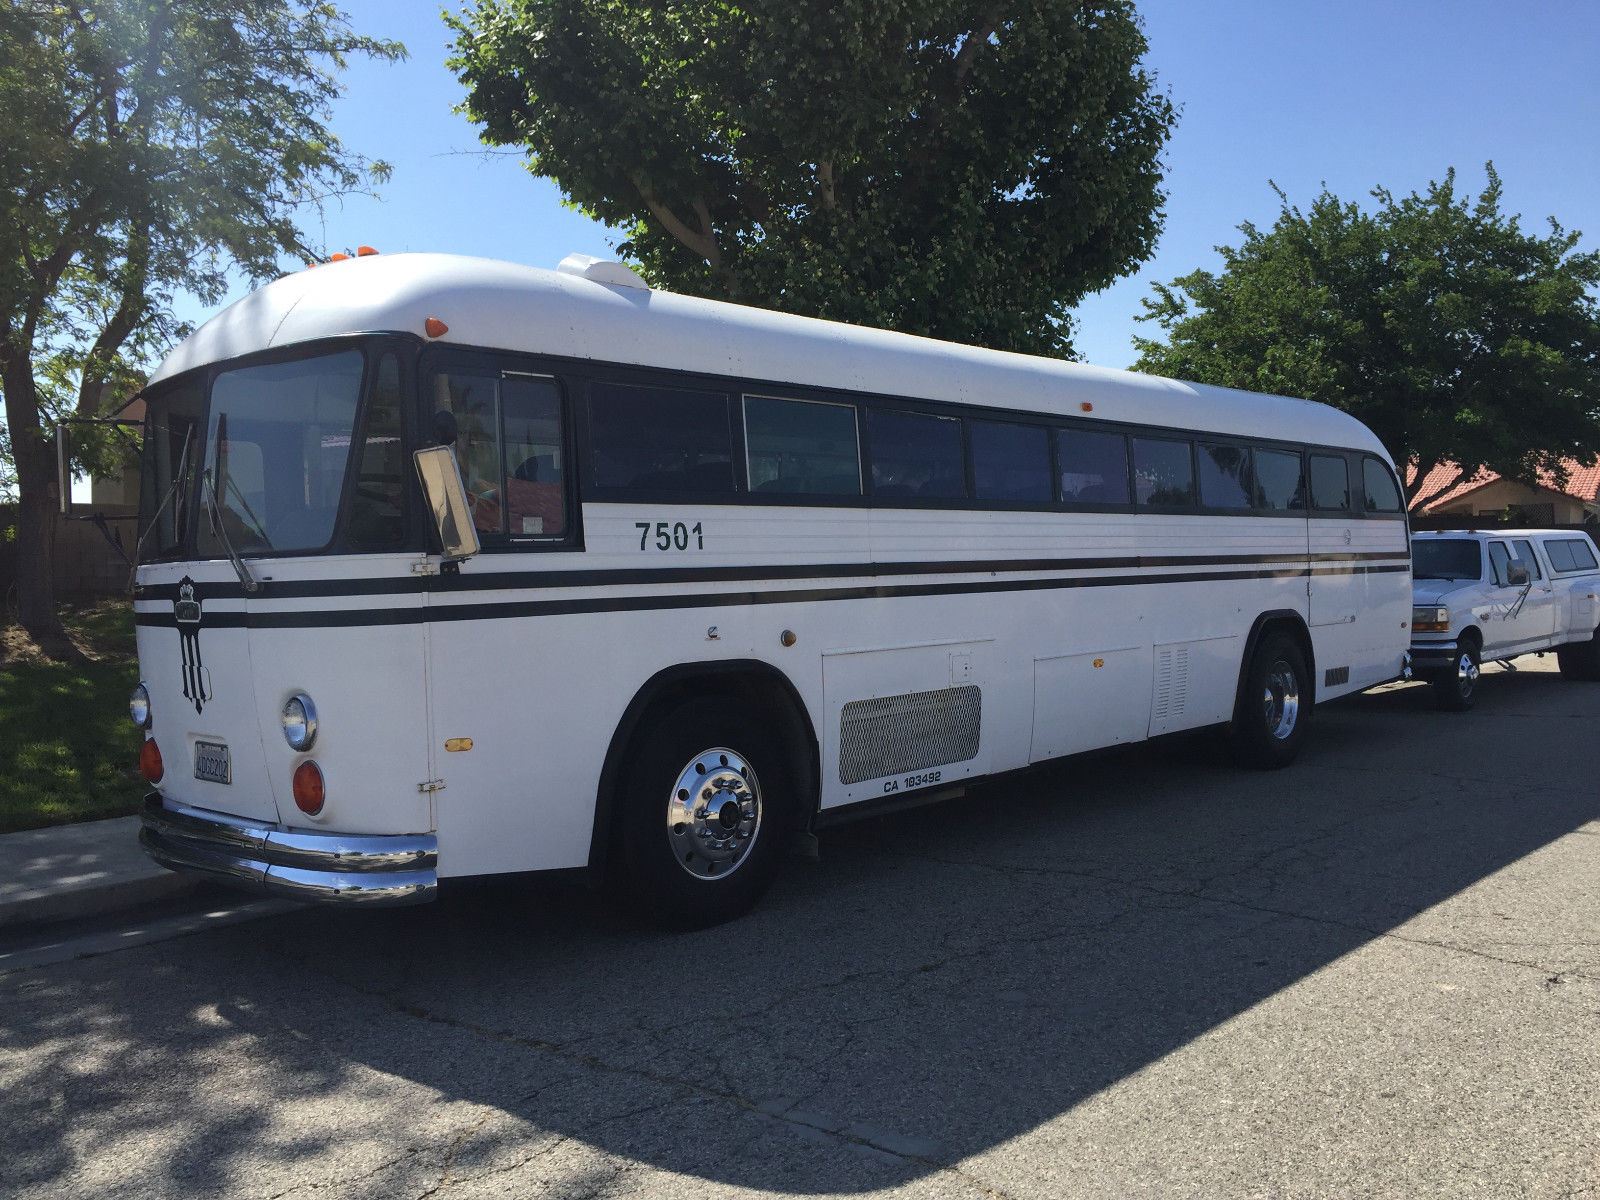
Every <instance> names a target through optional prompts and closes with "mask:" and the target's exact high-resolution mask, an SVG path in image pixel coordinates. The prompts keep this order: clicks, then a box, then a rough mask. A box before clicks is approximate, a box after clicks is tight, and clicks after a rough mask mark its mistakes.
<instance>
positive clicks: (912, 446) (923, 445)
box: [867, 409, 967, 499]
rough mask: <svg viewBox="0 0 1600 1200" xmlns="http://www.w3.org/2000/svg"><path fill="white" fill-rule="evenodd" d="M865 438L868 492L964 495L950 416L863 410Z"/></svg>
mask: <svg viewBox="0 0 1600 1200" xmlns="http://www.w3.org/2000/svg"><path fill="white" fill-rule="evenodd" d="M867 439H868V445H869V446H870V447H871V454H872V494H873V495H874V496H880V497H885V498H890V497H919V498H929V497H937V498H953V499H960V498H961V497H963V496H965V495H966V494H967V484H966V478H965V472H964V471H963V468H962V463H963V456H962V453H961V422H960V421H959V420H957V419H956V418H954V417H929V416H924V415H923V414H921V413H908V412H886V411H884V410H882V409H868V410H867Z"/></svg>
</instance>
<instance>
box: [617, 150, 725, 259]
mask: <svg viewBox="0 0 1600 1200" xmlns="http://www.w3.org/2000/svg"><path fill="white" fill-rule="evenodd" d="M629 179H631V180H632V182H633V186H634V187H635V188H637V189H638V191H639V198H640V199H642V200H643V201H644V205H645V207H646V208H648V209H649V210H650V215H651V216H652V217H654V218H655V219H656V220H657V221H660V222H661V227H662V228H663V229H665V230H666V231H667V232H668V233H670V234H671V235H672V236H673V237H674V238H676V239H677V240H678V241H679V242H681V243H682V244H683V245H684V246H687V247H688V248H689V249H690V250H693V251H694V252H695V253H696V254H697V255H699V256H700V257H701V258H703V259H705V260H706V262H708V263H709V264H710V265H711V269H712V270H713V271H720V270H721V268H722V247H721V246H719V245H718V244H717V237H716V233H715V231H714V230H713V229H712V226H711V214H710V213H709V212H708V211H707V210H706V206H705V201H703V200H696V201H695V202H694V209H695V215H696V216H697V217H698V218H699V219H700V231H699V232H696V231H695V230H693V229H691V228H689V226H688V225H687V224H686V223H685V222H684V221H682V220H681V219H680V218H679V217H678V215H677V214H676V213H675V212H673V211H672V210H671V209H670V208H668V207H667V206H666V205H665V204H663V203H662V202H661V201H660V200H658V199H656V195H655V193H654V192H652V191H651V190H650V185H649V184H647V183H646V182H645V181H644V173H643V172H641V171H634V172H632V173H631V174H630V175H629Z"/></svg>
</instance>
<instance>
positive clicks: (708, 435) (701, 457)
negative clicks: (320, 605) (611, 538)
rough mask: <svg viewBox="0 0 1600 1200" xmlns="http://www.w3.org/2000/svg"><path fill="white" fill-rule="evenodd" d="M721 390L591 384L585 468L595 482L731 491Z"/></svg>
mask: <svg viewBox="0 0 1600 1200" xmlns="http://www.w3.org/2000/svg"><path fill="white" fill-rule="evenodd" d="M728 415H729V414H728V397H727V395H726V393H723V392H700V391H691V390H689V389H688V388H669V387H656V386H636V385H632V384H621V383H593V384H590V385H589V453H590V455H591V458H590V461H589V469H590V471H591V472H592V473H593V479H594V485H595V487H597V488H619V489H630V490H640V491H649V492H663V493H680V494H690V495H722V494H725V493H731V492H732V491H733V433H732V427H731V426H730V424H729V421H728Z"/></svg>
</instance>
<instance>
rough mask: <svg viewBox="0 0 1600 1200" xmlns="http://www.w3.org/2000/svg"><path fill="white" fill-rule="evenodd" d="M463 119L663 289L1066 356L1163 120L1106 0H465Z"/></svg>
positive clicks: (1150, 215) (1147, 223)
mask: <svg viewBox="0 0 1600 1200" xmlns="http://www.w3.org/2000/svg"><path fill="white" fill-rule="evenodd" d="M451 24H452V26H453V27H454V28H455V30H456V31H457V35H458V38H457V41H456V46H455V48H456V56H455V57H454V58H453V59H452V60H451V66H452V67H453V68H454V69H455V70H456V71H457V73H458V74H459V76H460V78H461V80H462V82H463V83H464V84H465V85H466V87H467V99H466V102H465V104H464V105H463V109H464V111H465V112H466V113H467V114H468V115H469V116H471V117H472V119H474V120H475V121H478V122H480V123H481V124H482V125H483V127H484V132H483V140H484V141H485V142H487V143H489V144H491V145H497V146H517V147H521V148H523V150H524V151H525V153H526V155H527V164H528V167H529V169H530V170H531V171H532V172H533V173H534V174H536V175H541V176H546V177H548V178H551V179H553V180H555V181H556V183H557V184H558V185H559V186H560V187H561V188H562V190H563V191H564V193H565V194H566V196H567V197H568V198H569V200H570V202H571V203H572V204H573V205H574V206H575V207H577V208H578V209H580V210H581V211H583V212H584V213H586V214H588V215H590V216H592V217H594V218H596V219H598V220H601V221H604V222H606V223H607V224H610V225H613V226H618V227H621V228H623V229H625V230H626V231H627V241H626V242H625V243H624V244H623V245H622V246H621V247H620V251H621V253H622V254H623V255H624V256H626V257H629V258H631V259H632V260H634V262H636V263H637V264H638V265H639V267H640V270H641V273H642V274H643V275H644V276H645V278H646V279H648V280H650V281H651V282H652V283H657V284H660V285H662V286H665V287H668V288H670V289H672V290H674V291H681V292H687V293H691V294H694V295H701V296H709V297H714V298H718V299H728V300H735V301H740V302H744V303H750V304H759V305H764V306H768V307H772V308H778V309H782V310H785V311H788V312H794V313H802V314H805V315H810V316H821V317H830V318H834V319H838V320H844V321H851V322H856V323H859V324H865V325H876V326H884V327H888V328H892V329H900V330H905V331H907V332H912V333H920V334H927V335H931V336H935V337H943V338H950V339H954V340H957V341H965V342H976V343H980V344H984V345H989V346H997V347H1002V348H1005V349H1011V350H1023V351H1031V352H1034V353H1045V354H1060V355H1066V354H1070V352H1071V343H1070V333H1071V327H1070V321H1069V316H1068V313H1069V310H1070V308H1071V307H1072V306H1073V305H1075V304H1076V303H1077V302H1078V301H1079V300H1081V299H1082V298H1083V297H1084V296H1085V295H1087V294H1088V293H1090V292H1093V291H1096V290H1098V289H1100V288H1102V287H1104V286H1106V285H1107V284H1108V283H1110V282H1111V281H1112V280H1114V279H1116V278H1117V277H1118V276H1120V275H1122V274H1125V273H1126V272H1127V271H1129V270H1130V269H1132V268H1133V267H1134V265H1135V264H1137V263H1139V262H1141V261H1142V260H1143V259H1145V258H1146V257H1147V256H1148V255H1149V253H1150V250H1151V248H1152V246H1153V244H1154V241H1155V237H1156V234H1157V233H1158V232H1159V230H1160V226H1161V217H1160V213H1159V205H1160V203H1161V201H1162V199H1163V195H1162V192H1161V190H1160V186H1159V185H1160V181H1161V164H1160V159H1159V155H1160V152H1161V149H1162V147H1163V146H1164V145H1165V142H1166V138H1167V136H1168V133H1169V131H1170V129H1171V126H1172V124H1173V121H1174V112H1173V108H1172V105H1171V104H1170V103H1169V102H1168V100H1167V99H1166V98H1165V97H1164V96H1161V95H1159V94H1157V93H1156V92H1155V90H1154V87H1153V81H1152V79H1151V77H1150V75H1149V74H1148V73H1147V72H1146V71H1144V70H1143V69H1142V68H1141V67H1140V58H1141V56H1142V55H1143V54H1144V51H1145V40H1144V35H1143V32H1142V30H1141V27H1140V24H1139V21H1138V19H1137V17H1136V15H1135V13H1134V11H1133V6H1132V4H1131V3H1129V2H1128V0H1106V2H1103V3H1089V2H1080V0H1014V2H1005V0H997V2H994V3H990V4H987V5H982V4H974V3H970V2H968V3H955V2H954V0H919V2H917V3H910V2H906V0H836V2H834V3H826V4H824V3H814V2H813V3H806V2H801V3H795V2H793V0H789V2H787V3H762V2H758V0H751V2H744V3H739V2H734V3H728V2H727V0H688V2H685V3H675V4H671V5H665V4H659V3H649V2H644V0H636V2H634V3H625V2H620V0H478V3H477V6H476V8H474V9H472V10H471V11H469V12H467V13H465V14H463V16H461V17H460V18H455V19H451Z"/></svg>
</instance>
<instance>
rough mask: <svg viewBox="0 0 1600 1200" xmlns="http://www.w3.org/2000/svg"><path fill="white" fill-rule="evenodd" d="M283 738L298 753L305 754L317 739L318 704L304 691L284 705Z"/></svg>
mask: <svg viewBox="0 0 1600 1200" xmlns="http://www.w3.org/2000/svg"><path fill="white" fill-rule="evenodd" d="M283 740H284V741H286V742H288V743H289V749H291V750H293V751H294V752H295V753H296V754H304V753H305V752H306V751H307V750H309V749H311V743H312V742H314V741H316V740H317V706H316V705H314V704H312V703H311V697H310V696H308V695H306V694H305V693H304V692H296V693H295V694H294V695H292V696H290V697H289V702H288V703H287V704H285V705H284V706H283Z"/></svg>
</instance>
